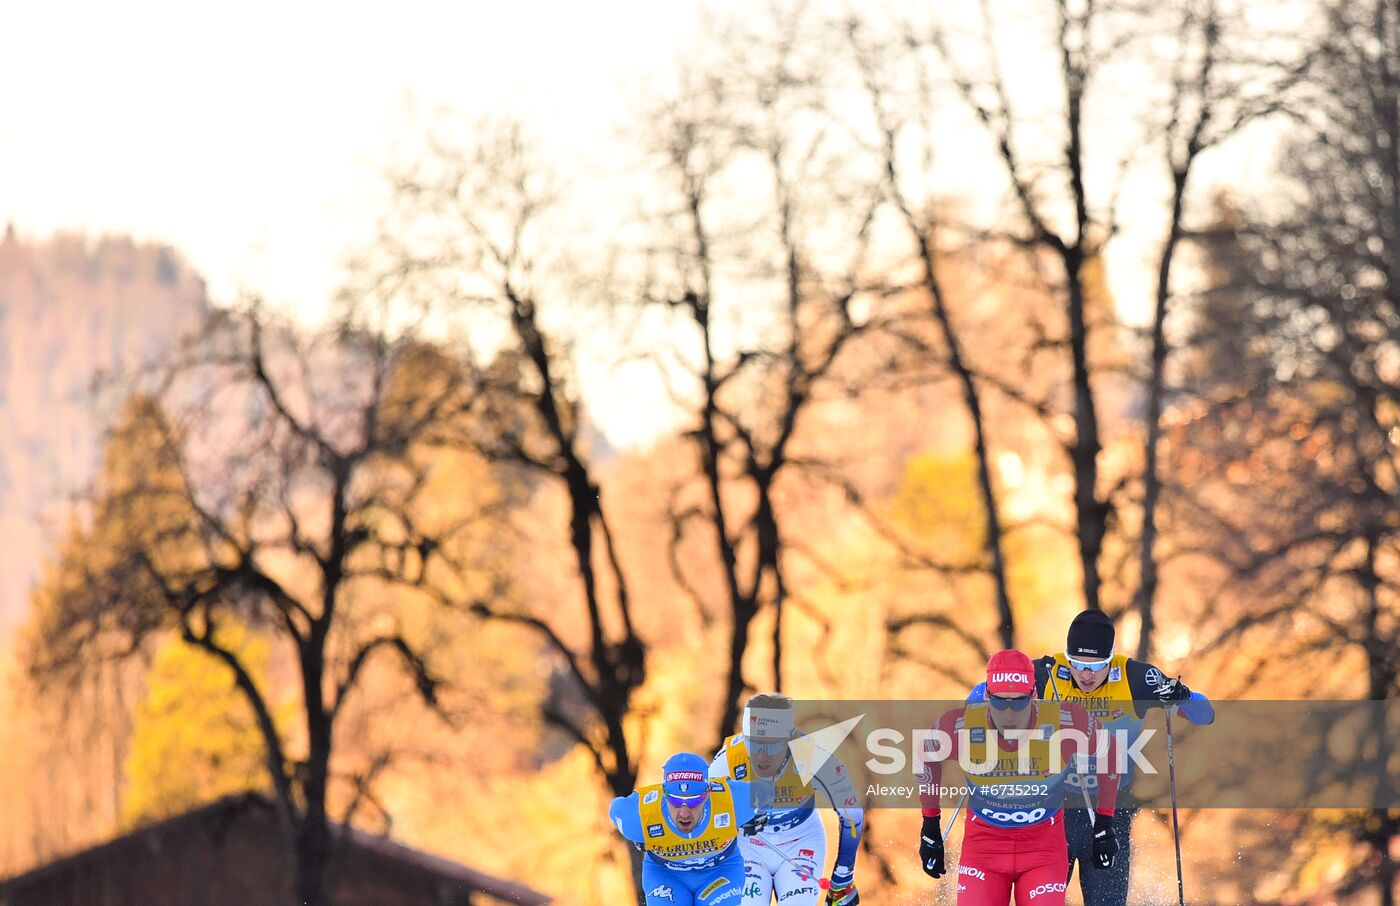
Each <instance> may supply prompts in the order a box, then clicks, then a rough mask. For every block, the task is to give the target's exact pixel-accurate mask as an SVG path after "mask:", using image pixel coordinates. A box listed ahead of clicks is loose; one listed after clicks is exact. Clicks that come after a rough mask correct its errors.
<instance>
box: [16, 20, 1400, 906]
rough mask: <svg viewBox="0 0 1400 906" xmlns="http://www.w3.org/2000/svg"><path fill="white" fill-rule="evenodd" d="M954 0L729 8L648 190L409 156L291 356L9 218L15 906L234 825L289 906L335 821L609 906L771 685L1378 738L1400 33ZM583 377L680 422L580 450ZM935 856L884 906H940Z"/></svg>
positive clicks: (78, 239)
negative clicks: (1097, 640)
mask: <svg viewBox="0 0 1400 906" xmlns="http://www.w3.org/2000/svg"><path fill="white" fill-rule="evenodd" d="M960 6H961V7H965V8H959V9H956V10H954V9H953V8H952V5H948V4H929V5H928V8H927V9H925V10H922V11H921V12H919V13H918V14H915V15H911V14H908V13H902V14H899V15H896V14H893V13H889V12H877V11H875V10H873V9H872V10H868V11H862V12H861V13H860V14H859V15H852V14H851V13H850V12H849V11H839V10H837V11H833V10H832V9H829V8H827V7H824V6H821V5H818V4H804V5H795V6H794V5H788V4H780V5H776V6H770V7H767V8H765V9H764V10H763V11H762V12H759V11H758V10H754V11H751V12H750V13H749V14H747V15H745V16H743V17H741V18H732V19H730V18H726V17H724V16H716V17H714V18H713V19H712V20H711V21H710V22H709V23H708V24H707V25H706V26H705V29H704V33H703V34H702V35H699V36H697V39H696V40H695V42H694V45H693V48H692V51H691V52H690V53H688V54H686V55H685V57H684V59H682V60H680V61H678V65H677V68H676V77H675V78H674V79H673V80H670V81H669V82H666V83H664V84H662V83H658V84H657V85H656V86H650V87H649V89H648V90H647V91H645V92H642V94H644V95H645V96H647V98H648V99H647V100H646V102H644V103H639V104H638V105H637V107H636V109H635V110H633V111H632V116H631V119H630V120H629V121H627V122H623V123H619V124H617V125H618V128H619V130H620V132H621V134H623V135H624V136H625V137H626V139H625V143H626V146H627V147H628V148H630V157H628V159H627V160H626V161H625V168H624V169H625V173H626V175H625V178H608V179H603V178H592V177H590V175H589V174H587V173H579V172H574V171H571V170H570V168H569V167H568V166H567V163H568V161H569V153H570V149H568V148H550V147H542V146H541V144H540V143H539V142H537V141H536V140H535V139H534V138H532V136H531V133H530V131H529V129H528V128H526V127H524V126H522V125H520V124H519V123H516V122H512V121H510V120H509V119H505V118H495V119H490V120H480V119H471V120H470V121H464V118H461V117H453V116H448V115H444V116H443V117H441V118H440V119H439V120H438V121H437V122H435V123H433V124H432V126H431V129H430V130H428V132H427V133H426V134H424V135H422V136H418V137H416V144H415V151H414V153H412V154H410V155H406V156H405V159H404V160H402V161H400V162H399V163H398V164H396V165H395V166H394V167H393V168H392V171H391V172H390V173H389V174H388V175H387V177H386V180H385V185H384V192H383V195H384V198H385V204H384V208H383V209H382V210H378V211H369V212H364V216H365V217H366V218H368V219H371V220H373V221H374V222H375V223H376V224H377V234H378V239H377V240H376V241H374V242H372V243H369V244H367V245H366V246H365V247H364V248H360V249H357V250H356V251H355V253H354V255H353V260H352V261H351V263H350V264H349V266H348V267H347V271H346V278H345V281H344V287H343V290H342V291H341V292H340V293H339V295H338V296H337V298H336V299H335V300H334V305H333V307H332V316H331V317H329V318H328V319H326V320H325V321H324V322H321V323H314V324H311V323H305V322H303V321H298V320H295V319H294V318H291V317H289V316H288V315H287V314H286V313H285V312H282V311H280V310H278V309H277V308H276V307H275V306H271V305H268V304H265V303H263V302H262V301H260V300H259V299H258V298H256V297H248V298H243V299H239V300H216V299H211V298H209V295H208V293H207V291H206V289H205V285H204V282H203V281H202V279H201V277H200V276H199V275H198V274H196V273H194V272H193V270H192V268H191V267H190V266H189V265H188V264H187V263H186V262H185V260H184V259H183V258H182V257H181V255H180V254H179V252H178V251H176V250H174V249H173V248H170V247H165V246H162V245H159V244H152V243H137V242H134V241H132V240H129V239H125V238H122V237H105V238H100V239H97V238H91V237H85V236H81V235H55V236H53V237H49V238H39V237H33V236H27V235H25V234H24V233H23V231H22V229H20V230H19V231H18V232H17V230H16V228H15V227H13V226H12V227H11V228H10V229H9V230H8V231H7V233H6V235H5V236H4V239H3V242H0V437H2V438H3V440H0V549H3V550H4V552H5V553H4V564H5V568H4V570H3V575H0V582H2V583H3V585H0V604H3V620H4V622H5V625H6V626H7V628H8V636H7V643H6V648H5V650H4V652H3V687H0V695H3V696H4V702H5V703H4V707H3V709H0V713H3V715H4V717H3V719H0V742H3V744H0V777H3V780H4V785H5V789H6V805H7V809H6V818H7V820H6V821H5V822H4V823H3V826H0V873H4V874H10V873H14V872H17V871H22V870H24V869H26V868H29V867H32V866H34V865H36V864H40V863H42V862H44V861H47V860H50V859H53V858H55V857H57V856H60V855H62V854H65V853H68V852H72V851H74V850H75V849H77V848H81V847H83V846H86V845H90V844H93V843H95V842H99V841H101V840H103V839H105V838H107V837H109V836H111V835H112V834H114V833H117V832H119V831H122V830H125V829H129V828H131V827H133V826H136V825H139V824H140V823H142V822H144V821H149V820H151V819H155V818H159V817H163V816H168V815H173V814H176V813H178V812H180V811H183V810H185V809H188V808H190V807H192V806H194V805H196V804H199V803H202V802H206V801H209V800H211V799H214V798H216V797H218V796H220V795H223V794H225V793H228V792H231V791H236V790H244V789H257V790H262V791H264V792H266V793H267V794H268V795H269V796H271V797H273V799H274V801H275V802H277V803H278V807H279V814H280V816H281V820H282V822H283V827H284V829H285V830H286V839H287V842H288V851H289V858H291V857H294V858H295V864H296V865H297V867H298V883H299V885H300V892H301V893H302V894H303V895H305V896H306V897H308V898H309V901H310V902H325V901H324V900H323V899H319V898H318V897H320V896H321V895H320V894H318V893H317V891H318V890H319V889H320V885H321V882H322V880H323V879H324V876H325V872H326V870H327V864H328V860H329V859H330V858H331V853H332V851H333V840H332V835H331V830H330V827H329V825H328V822H335V821H351V822H353V823H355V824H356V825H359V826H362V827H365V828H367V829H370V830H374V831H382V832H385V833H389V834H391V835H392V836H393V837H394V838H396V839H399V840H402V841H404V842H406V843H408V844H410V845H413V846H416V847H421V848H424V849H427V850H430V851H433V852H438V853H441V854H444V855H446V856H449V857H452V858H456V859H460V860H462V861H464V862H467V863H469V864H479V865H482V866H483V867H486V868H489V869H490V870H492V871H493V872H495V873H498V874H502V875H506V876H510V877H514V878H519V879H526V880H528V881H529V883H530V884H532V885H533V886H535V887H537V888H539V889H541V890H543V891H546V892H548V893H550V894H553V895H555V896H556V897H558V899H559V901H560V902H564V903H599V902H627V901H629V900H630V898H631V897H632V896H633V894H632V893H631V882H630V874H631V862H630V858H629V852H628V848H627V847H625V845H624V844H623V843H622V841H621V840H620V839H619V838H618V837H617V836H616V835H615V834H614V833H612V830H611V828H610V827H609V826H608V824H607V822H606V819H605V817H604V816H605V814H606V807H607V803H608V800H609V799H610V798H611V797H612V796H614V795H619V794H625V793H627V792H629V791H630V790H632V789H633V787H634V786H635V785H637V784H639V783H645V782H649V781H650V779H651V778H652V777H653V776H654V775H655V772H656V771H657V769H658V767H659V765H660V763H661V761H662V760H663V759H664V758H665V757H666V756H667V755H669V754H670V753H672V752H673V751H676V750H678V749H689V750H694V751H698V752H701V753H702V754H706V755H707V756H708V755H709V754H710V753H712V752H713V751H714V750H715V748H716V746H717V745H718V744H719V742H720V740H721V739H722V738H723V736H724V735H726V734H727V733H729V732H731V731H732V729H733V728H734V726H735V722H736V717H737V714H738V708H739V707H740V706H741V705H742V701H743V699H744V698H745V697H746V696H747V695H748V694H749V693H751V692H753V691H755V690H767V689H778V690H781V691H784V692H787V693H789V694H792V695H794V696H797V697H804V698H816V697H844V698H899V697H910V698H938V697H944V698H953V697H958V698H960V697H961V696H962V695H963V694H964V692H965V690H966V689H967V687H968V686H969V685H970V684H971V683H973V682H975V681H976V678H977V676H978V673H979V670H980V669H981V665H982V664H984V662H985V659H986V657H987V656H988V654H989V653H990V652H991V651H994V650H996V649H998V648H1001V647H1011V646H1015V647H1020V648H1023V649H1025V650H1027V651H1029V652H1030V653H1031V654H1032V655H1039V654H1041V653H1045V652H1052V651H1056V650H1058V649H1059V647H1060V646H1062V644H1063V637H1064V631H1065V627H1066V626H1067V624H1068V621H1069V619H1070V617H1071V616H1072V615H1073V614H1074V613H1075V612H1077V611H1078V610H1080V609H1082V608H1083V607H1085V606H1089V607H1099V608H1102V609H1103V610H1105V611H1107V612H1108V613H1110V614H1111V615H1113V616H1114V617H1115V619H1116V620H1117V622H1118V625H1119V640H1120V644H1119V647H1120V650H1124V651H1127V652H1128V653H1131V654H1135V655H1136V656H1138V657H1140V658H1145V659H1148V660H1151V661H1153V662H1154V663H1157V664H1159V665H1161V666H1162V667H1164V668H1166V669H1168V670H1169V671H1171V672H1174V673H1175V672H1179V673H1181V674H1182V675H1183V677H1184V679H1185V681H1186V682H1187V683H1188V684H1190V685H1191V686H1192V687H1193V688H1198V689H1201V690H1204V691H1205V692H1207V693H1208V694H1209V695H1211V696H1212V697H1213V698H1217V699H1222V698H1231V697H1241V698H1307V697H1316V698H1366V699H1390V698H1394V697H1396V696H1397V694H1398V693H1400V644H1398V643H1400V638H1397V635H1398V634H1400V619H1397V618H1400V598H1397V592H1400V588H1397V583H1400V560H1397V554H1400V509H1397V507H1396V506H1395V503H1396V499H1397V498H1396V495H1397V493H1400V486H1398V485H1397V482H1398V481H1400V476H1398V475H1397V466H1398V465H1400V456H1397V442H1400V396H1398V395H1397V391H1400V2H1396V0H1360V2H1351V3H1341V2H1333V0H1316V2H1309V3H1299V4H1294V5H1289V6H1286V7H1284V6H1279V5H1276V4H1272V3H1261V2H1249V0H1162V2H1156V3H1138V2H1134V0H1014V2H1013V0H1007V2H1004V3H1003V2H999V0H998V2H993V0H985V2H983V3H981V4H962V5H960ZM1242 162H1243V163H1242ZM1246 167H1247V168H1251V169H1254V170H1258V169H1260V168H1267V169H1268V173H1267V174H1266V176H1267V184H1268V185H1269V186H1271V188H1270V189H1269V191H1267V192H1262V193H1257V192H1256V193H1249V194H1243V193H1240V192H1234V191H1231V190H1230V187H1229V185H1228V183H1229V181H1230V180H1229V174H1231V173H1232V172H1239V171H1240V169H1241V168H1246ZM1253 175H1255V176H1258V174H1257V173H1255V174H1253ZM19 226H20V227H21V228H22V226H23V225H22V224H21V225H19ZM178 238H179V237H171V239H172V240H173V241H176V242H178ZM587 369H594V370H597V369H605V370H607V371H608V372H609V373H611V374H613V375H615V376H621V378H622V380H623V381H625V382H627V383H632V384H636V385H637V386H639V387H643V386H645V387H650V388H660V392H662V393H664V395H665V399H666V400H667V401H668V403H667V406H668V411H669V412H670V413H671V415H670V417H669V418H668V419H667V420H666V421H665V422H664V423H657V424H654V425H648V426H646V428H645V434H646V436H647V437H649V438H650V439H649V440H648V441H647V442H645V443H642V444H635V445H628V446H626V447H623V446H620V445H616V444H613V443H610V442H609V439H608V434H607V432H606V430H605V429H604V427H603V426H601V425H600V423H599V421H598V420H597V418H595V417H594V415H593V413H595V412H598V411H602V410H603V409H604V408H607V401H603V400H596V399H590V398H589V397H588V395H587V394H586V393H585V392H584V390H583V387H584V384H585V383H586V382H585V381H583V380H581V377H580V375H581V373H582V372H584V371H586V370H587ZM613 408H614V409H615V408H616V407H615V406H614V407H613ZM917 820H918V819H917V815H916V814H914V813H913V812H907V813H906V812H894V811H885V812H877V813H874V814H872V815H870V816H869V825H868V830H867V832H866V836H865V839H864V843H863V851H862V853H861V856H860V861H859V863H858V870H857V880H858V883H859V886H860V888H861V890H862V892H863V893H864V894H865V895H866V896H867V897H868V898H869V900H870V902H889V903H928V902H951V901H952V898H953V891H952V886H953V885H951V884H946V883H945V884H943V885H941V886H939V887H937V888H935V887H934V886H933V885H932V884H930V882H929V881H928V880H927V879H926V878H925V877H924V876H923V874H922V873H921V872H920V871H919V868H918V865H917V864H916V860H915V858H914V852H915V847H914V840H915V836H916V834H915V831H916V828H917ZM1137 827H1138V830H1137V832H1136V833H1135V834H1134V845H1135V847H1136V848H1137V855H1136V858H1135V860H1134V861H1135V865H1134V874H1133V876H1134V890H1135V891H1136V892H1135V894H1134V897H1133V901H1134V902H1172V901H1174V899H1175V891H1174V886H1175V878H1174V866H1173V863H1172V853H1171V845H1170V836H1169V831H1168V825H1167V824H1166V823H1165V820H1164V816H1162V815H1157V814H1150V813H1144V814H1143V815H1142V816H1141V817H1140V818H1139V819H1138V824H1137ZM1398 840H1400V815H1397V814H1396V813H1395V812H1390V813H1386V812H1384V811H1378V812H1355V813H1340V812H1338V813H1323V812H1264V811H1230V812H1226V811H1219V812H1215V811H1210V810H1197V811H1191V812H1188V813H1187V814H1186V815H1185V818H1184V825H1183V841H1182V842H1183V849H1184V854H1185V860H1186V872H1187V894H1188V899H1190V900H1191V901H1192V902H1196V903H1208V902H1212V903H1331V902H1348V903H1352V902H1354V903H1385V904H1390V903H1393V902H1394V897H1395V889H1396V867H1397V864H1400V842H1397V841H1398ZM1071 896H1072V897H1074V896H1077V894H1073V893H1072V894H1071Z"/></svg>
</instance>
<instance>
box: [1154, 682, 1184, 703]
mask: <svg viewBox="0 0 1400 906" xmlns="http://www.w3.org/2000/svg"><path fill="white" fill-rule="evenodd" d="M1156 693H1157V700H1158V701H1160V702H1184V701H1186V700H1187V699H1189V698H1190V697H1191V690H1190V689H1187V688H1186V686H1185V685H1184V684H1183V683H1182V682H1181V677H1177V678H1176V679H1164V680H1162V682H1161V683H1160V684H1159V685H1158V686H1157V689H1156Z"/></svg>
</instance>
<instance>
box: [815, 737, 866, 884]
mask: <svg viewBox="0 0 1400 906" xmlns="http://www.w3.org/2000/svg"><path fill="white" fill-rule="evenodd" d="M812 781H813V786H814V787H815V790H814V792H816V793H817V794H818V795H820V796H821V797H822V798H824V799H826V801H827V802H828V803H829V804H830V805H831V807H832V808H833V809H834V810H835V811H836V817H837V819H838V821H839V822H840V827H839V828H838V829H837V832H836V840H837V843H836V862H835V863H834V864H833V865H832V868H831V885H832V886H833V887H844V886H845V885H847V884H850V883H851V880H852V878H853V877H854V876H855V870H856V850H857V848H859V846H860V835H861V831H862V830H864V828H865V810H864V809H862V808H861V807H860V798H859V797H858V796H857V795H856V788H855V784H854V783H853V782H852V780H851V774H850V772H849V771H847V770H846V766H845V765H843V764H842V763H841V762H840V760H839V759H837V758H836V757H835V756H832V757H830V758H828V759H827V760H826V763H825V764H823V765H822V769H821V770H820V771H818V772H817V776H816V777H814V778H813V779H812Z"/></svg>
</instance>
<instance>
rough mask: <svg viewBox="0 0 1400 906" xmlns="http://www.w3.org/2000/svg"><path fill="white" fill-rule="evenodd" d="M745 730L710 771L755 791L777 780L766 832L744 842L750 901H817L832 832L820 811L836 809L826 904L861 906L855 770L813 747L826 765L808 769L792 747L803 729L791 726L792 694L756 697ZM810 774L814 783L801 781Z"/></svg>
mask: <svg viewBox="0 0 1400 906" xmlns="http://www.w3.org/2000/svg"><path fill="white" fill-rule="evenodd" d="M743 731H744V732H743V733H740V734H736V735H734V736H731V737H729V738H728V739H727V740H725V743H724V746H723V747H722V748H721V749H720V751H719V754H717V755H716V756H715V759H714V761H713V762H711V763H710V776H711V777H729V778H731V779H733V780H738V781H744V780H747V781H750V782H751V783H752V784H753V785H754V787H755V789H759V788H760V784H764V785H765V786H764V789H766V784H767V783H771V784H772V800H773V801H772V805H771V807H769V808H768V809H767V810H766V811H767V823H766V824H765V825H764V828H763V830H762V832H760V833H759V834H757V835H755V836H753V837H747V838H745V839H743V840H740V841H739V848H740V850H741V851H742V852H743V854H744V863H745V879H744V906H769V904H770V903H771V902H773V898H774V897H776V898H777V900H778V902H779V903H781V904H782V906H811V904H813V903H815V902H816V900H817V897H818V896H819V894H820V888H819V887H818V883H819V879H820V875H819V869H820V868H821V866H822V865H823V864H825V860H826V832H825V831H824V830H823V828H822V823H821V816H820V815H819V814H818V813H817V809H818V808H821V807H824V806H830V807H832V808H834V809H835V810H836V815H837V819H838V821H839V823H840V830H839V831H838V839H837V844H836V859H835V862H834V864H833V865H832V868H831V886H830V887H829V888H828V890H827V903H830V904H837V906H855V904H857V903H859V902H860V893H859V892H858V891H857V890H856V885H855V861H856V849H857V847H858V845H859V844H860V834H861V828H862V827H863V826H864V812H863V811H862V810H861V808H860V807H859V802H860V800H859V798H858V797H857V795H856V790H855V786H854V785H853V784H852V782H851V775H850V773H849V772H848V771H847V770H846V768H845V766H844V765H843V764H841V762H840V761H839V760H838V759H837V758H836V757H835V756H832V755H831V754H830V753H828V752H824V751H820V750H815V749H814V751H813V753H812V754H813V756H814V758H816V759H820V760H821V764H819V765H816V766H815V773H813V772H812V771H810V770H807V768H808V767H809V766H808V765H806V764H805V763H804V761H803V759H801V758H799V757H797V756H796V755H795V754H794V752H793V751H792V748H791V747H790V745H789V743H790V742H791V740H792V739H794V738H796V737H799V736H800V735H801V734H800V733H799V732H797V729H796V727H795V726H794V723H793V712H792V699H790V698H788V697H787V696H786V695H779V694H777V693H764V694H760V695H755V696H753V697H752V698H750V699H749V701H748V704H747V705H745V707H744V723H743ZM804 774H805V775H807V776H809V777H810V778H811V782H810V783H804V782H803V780H802V777H803V775H804ZM759 798H760V799H763V798H764V796H763V795H760V796H759Z"/></svg>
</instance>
